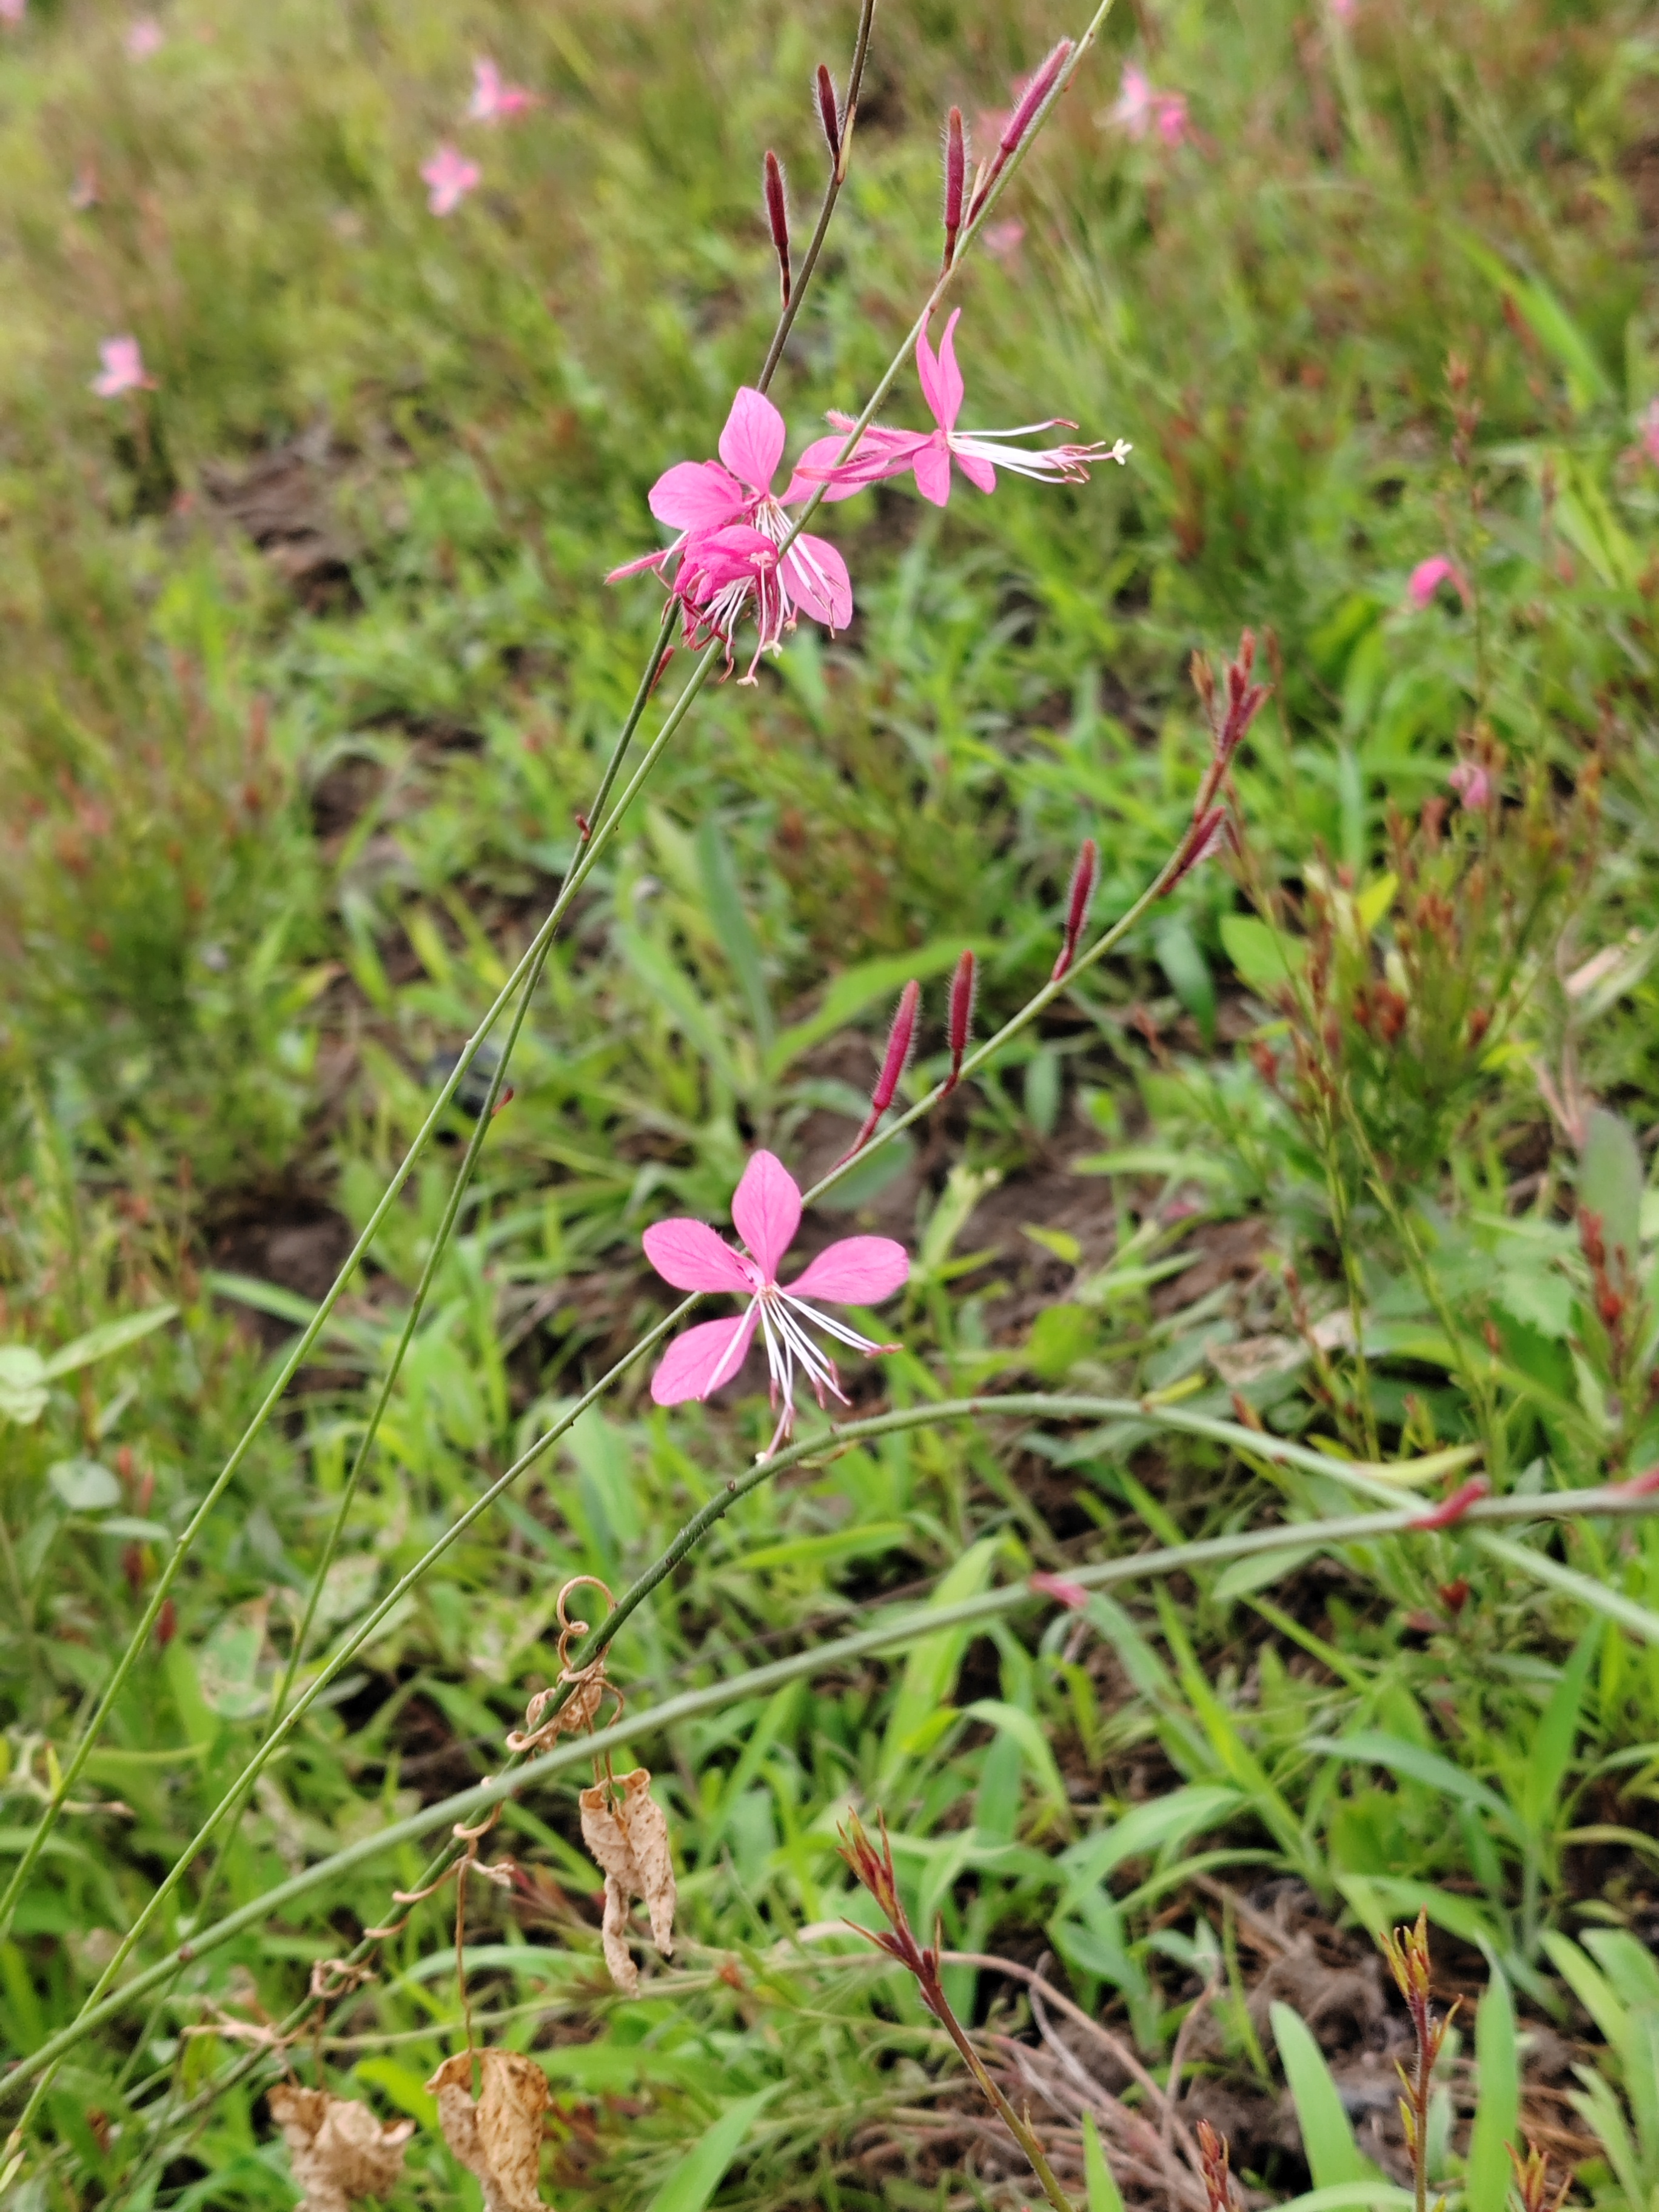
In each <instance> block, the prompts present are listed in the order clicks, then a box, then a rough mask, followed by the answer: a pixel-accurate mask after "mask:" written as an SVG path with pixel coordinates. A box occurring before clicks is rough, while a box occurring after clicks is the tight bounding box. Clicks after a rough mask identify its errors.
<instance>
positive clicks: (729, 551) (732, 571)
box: [606, 385, 860, 684]
mask: <svg viewBox="0 0 1659 2212" xmlns="http://www.w3.org/2000/svg"><path fill="white" fill-rule="evenodd" d="M786 435H787V433H786V430H785V426H784V420H783V417H782V416H781V415H780V414H779V412H778V410H777V409H776V408H775V406H774V405H773V404H772V403H771V401H770V400H769V398H766V396H765V394H764V393H763V392H756V391H754V390H753V389H752V388H751V387H750V386H748V385H744V386H743V388H742V389H741V390H740V391H739V392H738V395H737V397H736V398H734V399H733V400H732V411H731V413H730V414H729V415H728V416H726V428H724V429H723V430H722V431H721V432H720V459H719V460H718V461H677V462H676V463H675V465H674V466H673V467H672V468H671V469H667V470H665V471H664V472H663V474H662V475H661V476H659V477H658V478H657V481H656V483H654V484H653V485H652V487H651V499H650V505H651V512H652V513H653V514H654V515H655V516H656V518H657V520H658V521H659V522H665V523H666V524H667V525H668V526H669V528H670V529H671V530H678V532H679V533H680V534H679V536H678V538H675V540H674V542H673V544H671V545H665V546H664V547H663V549H662V550H661V551H660V552H659V553H646V554H642V555H641V557H640V558H639V559H638V560H637V561H629V562H624V564H623V567H621V568H613V569H612V570H611V574H610V576H609V577H608V578H607V579H606V581H607V582H614V581H615V580H616V579H617V578H618V577H619V576H637V575H639V574H641V572H642V571H644V570H645V569H647V568H649V569H651V570H652V571H653V574H657V575H661V574H663V572H664V570H665V568H666V566H667V564H668V563H669V562H677V564H678V565H677V568H676V571H675V575H674V582H673V591H674V595H675V597H676V598H677V599H679V600H680V601H681V603H682V605H683V607H684V614H685V628H686V635H687V636H688V637H689V638H690V639H691V640H692V641H693V642H695V643H701V642H705V641H707V640H708V638H710V637H722V638H725V639H726V641H727V645H728V647H729V646H730V641H731V637H732V629H733V628H734V626H735V625H736V623H737V622H738V618H739V617H740V616H741V614H742V612H743V610H744V604H745V602H746V601H747V600H748V599H750V598H751V597H752V598H753V599H754V600H755V604H756V623H757V627H758V629H759V631H760V643H759V644H758V646H757V647H756V651H755V659H754V661H753V662H751V663H750V668H749V671H748V673H747V675H746V676H744V678H743V679H742V680H743V681H744V683H746V684H747V683H752V682H753V681H754V680H755V668H756V666H757V665H758V663H759V660H760V656H761V654H762V653H766V652H776V651H778V650H779V649H780V648H781V646H782V642H783V633H784V631H785V630H786V629H793V628H794V626H795V623H796V620H797V618H798V617H799V616H800V615H803V614H805V615H810V616H811V618H812V620H813V621H814V622H820V623H823V624H824V626H825V628H826V629H830V630H837V629H846V627H847V625H848V623H849V622H850V621H851V620H852V618H853V586H852V581H851V579H850V578H849V577H848V574H847V563H846V562H844V561H843V560H842V557H841V556H840V554H839V553H837V552H836V549H835V547H834V546H833V545H831V544H829V542H828V541H827V540H826V539H824V538H814V537H812V536H811V534H810V533H809V532H805V531H803V532H801V534H800V536H799V538H796V540H795V542H794V544H793V545H792V546H790V548H789V550H788V551H787V553H781V552H780V551H779V548H780V547H781V544H782V543H783V540H784V539H785V538H787V536H788V535H789V531H790V522H789V517H788V515H787V513H785V511H784V510H785V508H786V507H794V506H798V505H799V502H800V501H802V500H804V499H805V498H806V497H808V495H810V494H811V491H812V490H813V489H814V485H815V482H816V481H817V479H811V480H806V479H803V477H802V476H801V473H800V471H799V470H797V471H795V473H794V474H793V476H792V477H791V478H790V480H789V483H788V486H787V489H785V490H784V491H783V492H782V493H781V494H780V493H775V492H774V491H773V489H772V479H773V477H774V476H775V474H776V473H777V466H778V463H779V462H780V461H781V459H782V458H783V445H784V439H785V436H786ZM825 442H828V441H825ZM831 473H832V472H831V471H825V475H826V476H829V475H830V474H831ZM858 489H860V485H859V484H857V483H854V484H852V485H849V486H848V487H846V488H845V489H843V488H842V487H841V486H840V485H839V484H837V483H830V486H829V491H828V493H827V496H828V497H829V498H831V499H844V498H846V497H847V496H848V491H856V490H858ZM757 541H758V543H757ZM727 658H728V660H729V659H730V654H729V651H728V655H727Z"/></svg>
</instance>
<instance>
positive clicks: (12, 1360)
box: [0, 1344, 52, 1429]
mask: <svg viewBox="0 0 1659 2212" xmlns="http://www.w3.org/2000/svg"><path fill="white" fill-rule="evenodd" d="M51 1395H52V1393H51V1392H50V1391H49V1390H48V1389H47V1388H46V1361H45V1360H44V1359H42V1358H41V1357H40V1353H39V1352H37V1351H36V1350H35V1349H34V1347H33V1345H28V1344H0V1419H5V1420H8V1421H15V1422H16V1423H17V1425H18V1426H19V1427H20V1428H25V1429H27V1428H30V1427H32V1426H33V1424H34V1423H35V1422H36V1421H38V1420H39V1419H40V1416H41V1414H42V1413H45V1412H46V1401H47V1399H48V1398H49V1397H50V1396H51Z"/></svg>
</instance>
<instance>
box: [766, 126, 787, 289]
mask: <svg viewBox="0 0 1659 2212" xmlns="http://www.w3.org/2000/svg"><path fill="white" fill-rule="evenodd" d="M766 220H767V222H768V223H769V225H770V227H771V232H772V243H773V245H774V246H775V247H776V248H777V255H778V281H779V283H780V285H781V288H782V292H783V304H784V306H785V307H787V306H788V305H789V202H788V200H787V198H786V197H785V195H784V190H783V171H782V169H781V167H780V166H779V162H778V157H777V155H775V153H774V152H773V151H772V149H771V148H770V147H768V148H767V149H766Z"/></svg>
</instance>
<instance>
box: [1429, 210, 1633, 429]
mask: <svg viewBox="0 0 1659 2212" xmlns="http://www.w3.org/2000/svg"><path fill="white" fill-rule="evenodd" d="M1452 235H1453V237H1455V239H1456V240H1457V241H1458V243H1459V244H1460V245H1461V246H1462V248H1463V251H1464V252H1465V253H1467V254H1468V257H1469V259H1470V260H1471V261H1472V262H1474V265H1475V267H1476V268H1477V269H1479V270H1480V271H1481V273H1482V274H1483V275H1484V276H1486V277H1487V279H1488V280H1489V281H1490V282H1491V283H1492V284H1494V285H1495V286H1496V287H1497V288H1498V291H1500V292H1502V293H1505V294H1507V295H1508V296H1509V297H1510V299H1511V300H1513V301H1514V302H1515V305H1516V310H1517V311H1518V313H1520V315H1521V317H1522V320H1523V321H1524V322H1525V323H1526V325H1527V327H1528V330H1530V331H1531V332H1532V334H1533V336H1534V337H1535V338H1536V339H1537V340H1538V343H1540V345H1541V346H1542V347H1543V348H1544V349H1545V350H1546V351H1547V353H1552V354H1553V355H1554V356H1555V358H1556V361H1557V362H1558V363H1559V366H1560V367H1561V368H1562V369H1563V370H1564V371H1565V374H1566V382H1567V392H1568V396H1569V397H1570V398H1571V401H1572V404H1573V406H1574V408H1575V409H1576V410H1577V412H1579V413H1580V414H1582V413H1583V411H1584V410H1585V409H1586V408H1587V407H1589V405H1590V404H1592V403H1593V402H1595V401H1598V400H1600V401H1602V402H1606V401H1608V400H1611V399H1612V398H1613V396H1614V395H1613V385H1612V382H1611V380H1609V378H1608V375H1607V371H1606V369H1605V368H1602V366H1601V362H1600V361H1598V360H1597V358H1596V356H1595V351H1594V349H1592V347H1591V345H1590V343H1589V339H1588V338H1587V337H1585V336H1584V334H1583V331H1581V330H1580V329H1579V328H1578V325H1577V324H1576V323H1575V322H1574V321H1573V319H1572V318H1571V315H1569V314H1568V313H1567V311H1566V309H1565V307H1563V306H1562V305H1561V302H1560V301H1559V300H1558V299H1557V298H1556V296H1555V295H1554V293H1553V292H1552V291H1551V289H1550V288H1549V286H1548V285H1547V284H1546V283H1544V281H1543V279H1542V278H1541V277H1538V276H1521V275H1520V274H1519V273H1518V272H1517V271H1516V270H1513V269H1511V268H1510V265H1509V264H1508V263H1507V262H1506V261H1504V260H1502V259H1501V258H1499V256H1498V255H1497V254H1496V253H1494V252H1492V248H1491V247H1490V246H1487V245H1486V243H1485V242H1484V240H1480V239H1479V238H1476V237H1474V235H1473V234H1470V233H1469V232H1467V231H1458V230H1455V229H1454V230H1453V231H1452Z"/></svg>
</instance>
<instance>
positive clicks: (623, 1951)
mask: <svg viewBox="0 0 1659 2212" xmlns="http://www.w3.org/2000/svg"><path fill="white" fill-rule="evenodd" d="M617 1790H620V1791H621V1793H622V1796H621V1800H620V1802H618V1801H617V1796H616V1791H617ZM578 1802H579V1803H580V1808H581V1822H582V1841H583V1842H584V1843H585V1844H586V1845H587V1848H588V1850H590V1851H592V1854H593V1857H594V1858H595V1859H596V1860H597V1861H598V1863H599V1870H600V1872H601V1873H602V1874H603V1875H604V1876H605V1924H604V1929H603V1935H604V1939H605V1964H606V1966H609V1967H610V1969H611V1980H612V1981H613V1982H615V1983H616V1984H617V1988H618V1989H619V1990H623V1993H624V1994H625V1995H626V1996H635V1995H637V1993H638V1990H639V1985H640V1976H639V1969H638V1967H637V1966H635V1964H634V1960H633V1956H632V1954H631V1953H630V1952H629V1948H628V1936H627V1931H628V1911H629V1905H631V1904H632V1903H633V1901H634V1899H635V1898H636V1897H637V1898H642V1899H644V1902H645V1907H646V1910H647V1912H648V1913H649V1914H650V1916H651V1935H652V1939H653V1942H655V1944H656V1946H657V1948H658V1949H659V1951H660V1952H661V1953H662V1954H663V1956H664V1957H665V1958H671V1957H672V1956H673V1954H674V1906H675V1903H676V1893H675V1888H674V1869H673V1863H672V1861H671V1857H670V1855H669V1849H668V1821H667V1819H666V1816H665V1814H664V1812H663V1809H662V1808H661V1806H660V1805H659V1804H658V1802H657V1801H656V1799H655V1798H654V1797H653V1796H652V1795H651V1774H650V1771H649V1769H648V1768H647V1767H643V1766H636V1767H635V1769H634V1771H633V1772H632V1773H631V1774H624V1775H623V1778H622V1779H621V1781H620V1782H619V1783H617V1784H615V1785H614V1786H613V1785H612V1784H609V1783H603V1782H601V1783H596V1784H594V1786H593V1788H592V1789H591V1790H583V1791H582V1793H581V1796H580V1800H579V1801H578Z"/></svg>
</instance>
